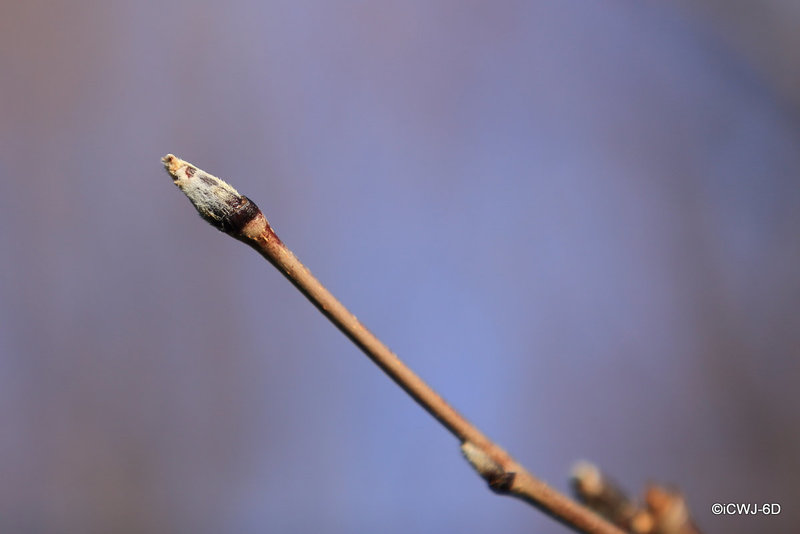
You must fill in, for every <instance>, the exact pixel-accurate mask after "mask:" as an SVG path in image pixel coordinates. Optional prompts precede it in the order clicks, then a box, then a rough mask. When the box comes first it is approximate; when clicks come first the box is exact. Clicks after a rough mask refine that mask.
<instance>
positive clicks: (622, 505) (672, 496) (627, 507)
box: [572, 462, 700, 534]
mask: <svg viewBox="0 0 800 534" xmlns="http://www.w3.org/2000/svg"><path fill="white" fill-rule="evenodd" d="M572 489H573V492H574V493H575V495H576V496H577V497H578V499H579V500H580V501H581V502H583V503H585V504H586V506H588V507H589V508H591V509H592V510H594V511H596V512H597V513H599V514H600V515H602V516H603V517H605V518H607V519H608V520H609V521H611V522H612V523H614V524H615V525H617V526H618V527H620V528H622V529H623V530H626V531H628V532H631V534H700V531H699V530H698V528H697V526H695V524H694V521H693V520H692V518H691V516H690V514H689V507H688V505H687V504H686V500H685V499H684V498H683V495H681V494H680V492H678V491H675V490H672V489H669V488H665V487H663V486H659V485H656V484H649V485H648V486H647V487H646V488H645V492H644V499H642V502H641V503H640V502H636V501H634V500H632V499H631V498H630V497H628V495H627V494H626V493H625V492H624V491H623V490H622V489H620V487H619V486H618V485H617V484H616V483H615V482H614V481H613V480H611V479H610V478H608V477H607V476H605V475H604V474H603V473H601V472H600V470H599V469H598V468H597V467H596V466H594V465H592V464H590V463H589V462H579V463H578V464H577V465H576V466H575V467H574V468H573V470H572Z"/></svg>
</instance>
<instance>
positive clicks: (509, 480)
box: [162, 154, 623, 534]
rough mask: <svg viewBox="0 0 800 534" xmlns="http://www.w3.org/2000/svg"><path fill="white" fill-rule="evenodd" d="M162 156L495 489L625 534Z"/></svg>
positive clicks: (228, 202)
mask: <svg viewBox="0 0 800 534" xmlns="http://www.w3.org/2000/svg"><path fill="white" fill-rule="evenodd" d="M162 162H163V163H164V167H165V168H166V169H167V172H168V173H169V174H170V175H171V176H172V178H173V180H174V182H175V185H177V186H178V187H179V188H180V189H181V190H182V191H183V192H184V193H185V194H186V196H187V197H189V200H191V202H192V204H194V206H195V208H196V209H197V211H198V212H199V213H200V216H201V217H202V218H203V219H205V220H206V221H207V222H208V223H210V224H211V225H212V226H214V227H216V228H217V229H219V230H221V231H223V232H225V233H226V234H228V235H230V236H231V237H234V238H236V239H238V240H239V241H242V242H244V243H246V244H248V245H250V246H251V247H253V248H254V249H255V250H256V251H257V252H258V253H259V254H261V255H262V256H264V258H266V259H267V260H268V261H269V262H270V263H271V264H272V265H274V266H275V267H276V268H277V269H278V270H279V271H280V272H281V273H283V275H284V276H286V278H288V279H289V281H290V282H291V283H292V284H294V286H295V287H297V289H299V290H300V292H301V293H303V295H305V296H306V298H308V300H310V301H311V303H312V304H314V306H316V307H317V308H318V309H319V310H320V311H321V312H322V313H323V315H325V316H326V317H327V318H328V319H329V320H330V321H331V322H332V323H333V324H334V325H336V327H337V328H338V329H339V330H341V331H342V332H343V333H344V334H345V335H346V336H347V337H348V338H350V340H351V341H352V342H353V343H355V344H356V345H357V346H358V347H359V348H360V349H361V350H362V351H364V353H365V354H366V355H367V356H368V357H369V358H370V359H371V360H372V361H373V362H375V364H376V365H377V366H378V367H380V368H381V369H382V370H383V371H384V372H385V373H386V374H387V375H389V377H390V378H391V379H392V380H394V381H395V382H396V383H397V384H398V385H399V386H400V387H401V388H403V389H404V390H405V391H406V393H408V394H409V395H410V396H411V397H412V398H413V399H414V400H415V401H416V402H417V403H418V404H419V405H420V406H422V407H423V408H425V410H427V411H428V413H430V414H431V415H432V416H433V417H435V418H436V420H437V421H439V422H440V423H441V424H442V425H443V426H444V427H445V428H447V430H449V431H450V432H451V433H452V434H453V435H454V436H455V437H456V438H458V439H459V441H460V442H461V450H462V453H463V454H464V456H465V457H466V458H467V460H468V461H469V462H470V464H471V465H472V466H473V467H474V468H475V470H476V471H477V472H478V473H479V474H480V475H481V476H482V477H483V478H484V480H486V482H487V483H488V484H489V487H490V488H491V489H492V490H493V491H494V492H496V493H500V494H507V495H512V496H514V497H517V498H520V499H522V500H524V501H526V502H528V503H530V504H532V505H533V506H535V507H536V508H538V509H540V510H541V511H543V512H544V513H546V514H548V515H550V516H551V517H553V518H554V519H556V520H557V521H560V522H561V523H563V524H565V525H567V526H569V527H571V528H572V529H574V530H575V531H577V532H583V533H586V534H623V533H622V531H621V530H620V529H619V528H617V527H616V526H614V525H612V524H611V523H609V522H608V521H606V520H605V519H603V518H601V517H600V516H599V515H597V514H595V513H594V512H592V511H591V510H589V509H588V508H585V507H584V506H582V505H580V504H578V503H576V502H575V501H573V500H572V499H570V498H569V497H567V496H565V495H563V494H562V493H559V492H558V491H556V490H555V489H553V488H551V487H550V486H548V485H547V484H545V483H544V482H543V481H541V480H539V479H538V478H536V477H534V476H533V475H532V474H530V473H529V472H528V471H527V470H526V469H525V468H524V467H523V466H522V465H520V464H519V463H517V462H516V461H515V460H514V459H513V458H512V457H511V456H510V455H509V454H508V453H507V452H506V451H504V450H503V449H502V448H501V447H500V446H499V445H497V444H495V443H494V442H492V441H491V440H490V439H489V438H487V437H486V436H485V435H484V434H483V433H482V432H481V431H480V430H478V428H477V427H475V426H474V425H473V424H471V423H470V422H469V421H467V420H466V419H465V418H464V417H462V416H461V414H459V413H458V412H457V411H456V410H454V409H453V408H452V407H451V406H450V405H449V404H448V403H447V402H445V400H444V399H443V398H442V397H441V396H440V395H439V394H438V393H436V391H434V390H433V389H432V388H431V387H430V386H428V385H427V384H426V383H425V382H424V381H423V380H422V379H421V378H420V377H419V376H417V375H416V373H414V372H413V371H412V370H411V369H409V368H408V366H406V365H405V364H404V363H403V362H402V361H400V359H399V358H398V357H397V356H396V355H395V354H394V353H392V351H390V350H389V348H388V347H387V346H386V345H384V344H383V343H382V342H381V341H380V340H379V339H378V338H377V337H375V335H374V334H372V332H370V331H369V330H367V329H366V328H365V327H364V325H362V324H361V322H359V320H358V319H356V317H355V315H353V314H352V313H350V311H349V310H348V309H347V308H345V307H344V305H342V303H341V302H339V301H338V300H337V299H336V297H334V296H333V295H332V294H331V293H330V292H329V291H328V290H327V289H326V288H325V286H323V285H322V284H321V283H320V282H319V281H318V280H317V279H316V278H314V276H313V275H312V274H311V272H310V271H309V270H308V269H307V268H306V267H305V266H304V265H303V264H302V263H300V260H298V259H297V257H295V255H294V254H293V253H292V251H291V250H289V249H288V248H287V247H286V245H284V244H283V242H282V241H281V240H280V239H279V238H278V236H277V235H276V234H275V232H274V231H273V230H272V227H271V226H270V225H269V223H268V222H267V219H266V218H265V217H264V215H263V214H262V213H261V210H259V209H258V207H257V206H256V205H255V203H254V202H253V201H252V200H250V199H248V198H247V197H245V196H243V195H240V194H239V192H238V191H236V189H234V188H233V187H231V186H230V185H228V184H227V183H225V182H224V181H222V180H220V179H219V178H216V177H214V176H212V175H210V174H208V173H206V172H204V171H202V170H200V169H198V168H197V167H195V166H194V165H192V164H190V163H188V162H186V161H183V160H181V159H179V158H177V157H175V156H173V155H172V154H168V155H167V156H165V157H164V158H163V159H162Z"/></svg>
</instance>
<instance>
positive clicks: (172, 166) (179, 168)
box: [161, 154, 261, 235]
mask: <svg viewBox="0 0 800 534" xmlns="http://www.w3.org/2000/svg"><path fill="white" fill-rule="evenodd" d="M161 161H162V162H163V163H164V168H165V169H166V170H167V172H168V173H169V174H170V176H172V180H173V181H174V182H175V185H177V186H178V187H179V188H180V190H181V191H183V192H184V194H185V195H186V196H187V197H189V200H190V201H191V202H192V204H193V205H194V207H195V208H196V209H197V212H198V213H199V214H200V217H202V218H203V219H204V220H205V221H206V222H208V223H209V224H211V225H212V226H214V227H215V228H217V229H219V230H221V231H223V232H225V233H227V234H233V235H235V234H238V233H240V232H241V230H242V228H244V227H245V225H247V223H249V222H250V221H252V220H253V219H254V218H255V217H256V216H257V215H258V214H259V213H261V210H259V209H258V206H256V204H255V202H253V201H252V200H250V199H249V198H247V197H246V196H244V195H241V194H239V192H238V191H237V190H236V189H234V188H233V187H232V186H231V185H230V184H228V183H226V182H225V181H224V180H220V179H219V178H217V177H216V176H212V175H210V174H208V173H207V172H205V171H203V170H200V169H198V168H197V167H195V166H194V165H192V164H191V163H189V162H187V161H184V160H182V159H180V158H178V157H176V156H173V155H172V154H167V155H166V156H164V157H163V158H161Z"/></svg>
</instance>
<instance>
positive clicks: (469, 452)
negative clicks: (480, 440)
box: [461, 441, 516, 494]
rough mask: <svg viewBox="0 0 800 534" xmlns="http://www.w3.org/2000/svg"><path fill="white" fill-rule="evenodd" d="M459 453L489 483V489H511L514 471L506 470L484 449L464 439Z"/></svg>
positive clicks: (499, 491)
mask: <svg viewBox="0 0 800 534" xmlns="http://www.w3.org/2000/svg"><path fill="white" fill-rule="evenodd" d="M461 454H463V455H464V458H466V459H467V461H468V462H469V463H470V465H471V466H472V467H473V468H474V469H475V471H477V472H478V474H479V475H480V476H481V477H482V478H483V479H484V480H485V481H486V482H487V483H488V484H489V489H491V490H492V491H494V492H495V493H500V494H504V493H508V492H509V491H510V490H511V486H512V485H513V484H514V478H515V476H516V473H509V472H507V471H506V470H505V469H503V466H501V465H500V464H499V463H497V462H496V461H494V460H493V459H492V458H491V457H490V456H489V455H488V454H486V451H484V450H483V449H481V448H480V447H478V446H477V445H475V444H474V443H472V442H471V441H465V442H463V443H462V444H461Z"/></svg>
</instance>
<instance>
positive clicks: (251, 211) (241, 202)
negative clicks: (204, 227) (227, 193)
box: [200, 195, 261, 235]
mask: <svg viewBox="0 0 800 534" xmlns="http://www.w3.org/2000/svg"><path fill="white" fill-rule="evenodd" d="M227 203H228V206H229V207H230V208H231V210H232V211H230V212H229V211H227V210H226V212H225V214H224V215H223V216H222V217H220V218H215V217H211V216H210V215H204V214H203V213H200V216H201V217H202V218H203V219H204V220H205V221H206V222H208V223H209V224H210V225H211V226H213V227H214V228H216V229H218V230H220V231H222V232H225V233H226V234H231V235H238V234H239V233H241V231H242V228H244V227H245V225H247V223H249V222H250V221H252V220H253V219H254V218H255V217H256V216H257V215H258V214H259V213H261V210H260V209H258V206H256V203H255V202H253V201H252V200H250V199H249V198H247V197H246V196H244V195H242V196H240V197H231V198H230V199H229V200H228V202H227Z"/></svg>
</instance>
